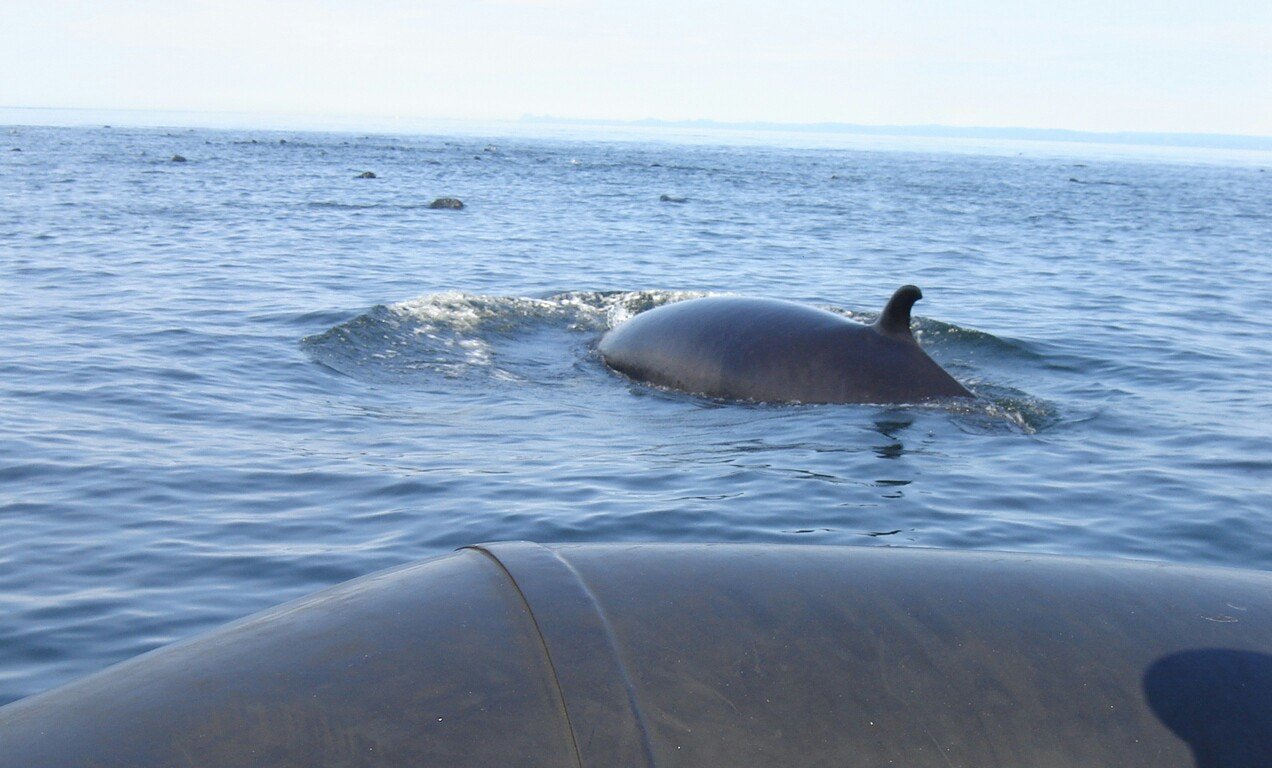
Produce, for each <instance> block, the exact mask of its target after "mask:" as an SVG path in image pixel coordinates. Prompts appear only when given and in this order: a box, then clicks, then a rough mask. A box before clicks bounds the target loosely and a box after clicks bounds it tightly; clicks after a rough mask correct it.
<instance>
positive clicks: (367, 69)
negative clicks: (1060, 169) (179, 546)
mask: <svg viewBox="0 0 1272 768" xmlns="http://www.w3.org/2000/svg"><path fill="white" fill-rule="evenodd" d="M0 73H3V77H0V105H3V106H34V107H85V108H127V109H177V110H199V111H235V112H242V111H246V112H264V113H299V114H308V115H340V116H343V115H366V116H374V117H394V116H399V117H422V118H439V117H440V118H477V119H486V118H496V119H500V118H514V119H515V118H517V117H520V116H521V115H523V114H526V113H535V114H551V115H554V116H559V117H578V118H610V119H637V118H643V117H656V118H662V119H668V120H680V119H696V118H707V119H713V120H720V121H774V122H792V123H809V122H848V123H862V124H944V125H958V126H993V127H1029V128H1071V129H1077V130H1097V131H1107V130H1136V131H1179V132H1212V133H1240V134H1254V135H1264V136H1272V0H1193V1H1192V2H1179V1H1175V0H1098V1H1093V0H1054V1H1053V2H1047V3H1041V2H1033V1H1032V0H1015V1H1014V2H1013V1H1008V0H961V1H960V0H932V1H927V0H870V2H864V1H863V0H776V1H774V2H742V1H739V0H735V1H734V2H724V1H723V0H720V1H715V2H709V1H707V0H642V1H641V2H618V1H616V0H607V1H605V2H599V1H592V0H445V2H435V1H434V0H356V1H355V0H99V1H97V2H89V1H88V0H4V4H3V8H2V9H0Z"/></svg>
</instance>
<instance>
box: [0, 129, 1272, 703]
mask: <svg viewBox="0 0 1272 768" xmlns="http://www.w3.org/2000/svg"><path fill="white" fill-rule="evenodd" d="M0 135H2V136H3V139H4V140H3V143H2V144H0V163H2V164H3V166H2V167H0V329H3V333H0V534H2V535H0V702H5V701H10V700H13V699H16V698H19V697H21V696H24V695H27V694H31V693H34V692H37V691H40V690H44V689H47V688H49V687H52V686H54V685H57V684H59V683H62V682H66V681H68V680H70V679H72V678H74V677H77V676H80V675H82V674H85V673H87V672H90V671H93V670H96V669H100V668H102V667H104V666H106V665H107V664H110V663H112V662H115V661H119V660H122V659H125V658H128V657H130V656H133V655H135V654H137V653H140V652H143V651H146V650H149V649H151V648H154V647H156V646H158V645H161V644H164V643H167V642H170V641H172V640H175V639H178V638H181V637H185V636H188V635H190V634H193V633H195V632H197V631H199V630H203V629H207V628H210V627H212V626H215V625H218V624H221V623H223V622H225V621H227V620H230V619H233V618H236V617H239V616H243V615H245V614H248V613H250V612H253V611H255V610H258V609H262V608H265V607H268V606H270V605H274V604H276V603H279V602H282V601H284V600H287V599H290V598H293V597H296V596H298V595H301V594H304V593H307V592H310V591H313V590H315V589H318V588H321V587H324V586H328V585H330V584H333V583H336V582H339V581H342V580H345V579H348V578H352V577H355V576H358V575H362V574H365V573H368V572H371V571H374V570H377V569H381V568H384V567H388V566H391V565H395V564H399V563H403V562H407V561H410V560H415V559H419V558H422V557H426V556H429V555H433V554H438V553H441V552H445V551H447V550H449V549H451V548H454V547H457V546H461V545H464V544H467V543H473V542H480V541H491V540H505V539H529V540H534V541H541V542H564V541H691V542H700V541H750V542H794V543H799V542H807V543H810V544H812V543H817V544H838V545H844V546H865V547H880V546H908V547H939V548H954V549H982V550H1011V551H1026V552H1040V553H1041V552H1045V553H1060V554H1072V555H1091V556H1101V557H1114V558H1141V559H1150V560H1158V561H1164V562H1176V563H1193V564H1212V565H1224V566H1234V567H1243V568H1254V569H1269V568H1272V347H1270V344H1269V341H1268V340H1269V338H1272V319H1270V315H1272V312H1270V310H1272V258H1270V257H1272V173H1268V172H1266V169H1267V168H1268V166H1269V165H1272V158H1269V157H1268V156H1267V155H1266V153H1265V154H1262V155H1260V154H1258V153H1247V154H1234V153H1227V154H1218V153H1207V152H1204V151H1201V150H1194V151H1189V152H1174V153H1168V152H1165V151H1162V152H1145V151H1138V152H1136V151H1130V150H1126V149H1117V148H1108V147H1092V146H1082V145H1070V146H1060V145H1042V144H1009V143H1002V144H981V145H973V144H966V143H962V144H959V143H952V142H951V143H948V144H946V145H940V144H939V143H935V142H929V144H928V145H924V146H918V145H915V144H913V143H909V144H907V143H904V142H892V143H888V142H886V141H879V140H867V139H856V140H854V141H855V143H853V142H845V143H841V144H838V145H830V144H829V140H826V139H821V140H820V141H823V142H826V145H818V144H817V141H809V142H803V143H801V142H785V143H783V142H782V141H780V140H777V139H767V140H766V139H764V138H763V137H761V138H758V139H757V138H755V137H748V138H747V139H746V140H734V139H729V140H725V139H723V138H718V137H713V136H705V137H704V136H697V137H692V138H691V139H688V140H669V139H667V138H665V137H662V138H660V137H658V136H644V137H642V136H630V135H625V136H622V137H621V138H604V137H600V138H598V137H596V136H561V135H556V136H551V137H547V136H545V137H535V136H531V135H525V134H524V133H523V134H522V135H502V136H501V135H497V134H495V133H491V134H488V135H452V136H443V135H388V134H377V135H363V134H356V133H334V132H328V133H304V132H296V131H292V132H287V131H267V130H246V129H235V130H209V129H186V128H182V129H167V130H165V129H152V128H122V127H115V128H111V127H91V128H85V127H78V128H77V127H56V128H55V127H8V128H3V129H0ZM766 141H767V142H768V143H765V142H766ZM176 155H180V156H182V157H184V158H185V161H184V162H178V161H174V160H173V157H174V156H176ZM363 171H372V172H374V173H375V175H376V178H373V179H371V178H366V179H364V178H358V176H359V175H360V174H361V173H362V172H363ZM663 195H667V196H669V197H672V198H675V199H680V200H682V202H671V201H664V200H662V199H660V198H661V197H662V196H663ZM441 196H453V197H458V198H460V199H462V200H463V201H464V202H465V203H466V207H465V208H464V209H463V210H459V211H451V210H433V209H431V208H429V203H430V202H431V201H432V200H433V199H434V198H437V197H441ZM904 283H914V284H917V285H919V286H921V287H922V289H923V290H924V293H925V299H924V300H923V301H922V302H921V303H919V304H918V305H917V306H916V308H915V312H916V315H917V319H916V330H917V332H918V335H919V337H920V339H921V342H922V343H923V345H924V346H925V348H926V349H927V350H928V351H929V353H930V354H931V355H932V356H933V357H934V358H935V359H936V360H937V361H938V362H940V363H941V364H942V365H944V366H945V367H946V368H947V370H949V371H950V372H951V373H952V374H953V375H954V376H955V377H956V378H958V379H959V380H961V381H962V382H964V383H965V384H966V385H967V386H969V387H970V388H971V389H972V390H974V391H975V393H976V394H977V395H978V399H977V400H976V401H975V402H973V403H962V404H949V403H945V404H928V405H922V406H870V405H837V406H806V405H769V404H739V403H724V402H717V401H712V400H708V399H703V398H699V397H694V396H690V395H684V394H677V393H671V392H665V391H660V390H657V389H652V388H649V387H645V386H642V385H639V384H635V383H633V382H631V381H628V380H626V379H624V378H622V377H621V376H618V375H616V374H614V373H612V372H610V371H609V370H607V369H606V368H605V367H604V365H603V364H602V363H601V362H600V360H599V359H598V357H597V355H596V353H595V345H596V343H597V340H598V339H599V338H600V336H601V335H602V334H603V333H604V331H605V330H606V329H607V328H609V327H611V326H612V325H613V324H614V323H616V322H620V321H621V320H622V319H623V318H625V317H628V316H630V315H631V314H633V313H635V312H638V311H640V310H642V309H647V308H650V307H653V306H656V305H659V304H661V303H665V302H668V301H674V300H678V299H682V298H687V297H690V296H697V295H706V294H714V293H739V294H749V295H760V296H772V297H779V298H785V299H792V300H798V301H803V302H807V303H811V304H814V305H818V306H822V307H826V308H829V309H832V310H833V311H837V312H841V313H843V314H845V315H846V316H848V317H851V318H854V319H859V320H863V321H869V320H870V319H871V318H872V317H873V316H874V313H876V312H877V311H878V310H879V309H880V308H881V307H882V306H883V304H884V302H885V301H886V300H887V298H888V297H889V296H890V295H891V293H892V291H893V290H894V289H895V288H896V287H898V286H899V285H901V284H904Z"/></svg>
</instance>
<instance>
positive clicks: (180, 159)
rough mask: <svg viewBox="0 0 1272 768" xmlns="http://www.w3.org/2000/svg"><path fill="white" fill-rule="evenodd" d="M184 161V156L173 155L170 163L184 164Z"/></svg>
mask: <svg viewBox="0 0 1272 768" xmlns="http://www.w3.org/2000/svg"><path fill="white" fill-rule="evenodd" d="M185 161H186V159H185V157H184V156H182V155H173V156H172V162H174V163H184V162H185Z"/></svg>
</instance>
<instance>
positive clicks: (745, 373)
mask: <svg viewBox="0 0 1272 768" xmlns="http://www.w3.org/2000/svg"><path fill="white" fill-rule="evenodd" d="M920 296H921V294H920V293H919V292H918V289H917V288H914V287H913V286H904V287H902V288H901V289H899V290H898V291H897V293H896V294H894V295H893V298H892V300H891V301H890V302H889V303H888V306H887V307H886V308H885V310H884V312H883V313H882V314H881V315H880V318H879V320H878V321H877V322H876V323H875V324H874V325H869V326H868V325H863V324H861V323H856V322H853V321H851V320H848V319H847V318H844V317H841V316H839V315H836V314H834V313H832V312H827V311H825V310H821V309H817V308H814V307H809V306H806V305H802V304H796V303H793V302H788V301H780V300H776V299H757V298H746V297H709V298H704V299H693V300H689V301H684V302H678V303H674V304H667V305H664V306H661V307H658V308H656V309H652V310H649V311H648V312H644V313H641V314H639V315H636V316H635V317H633V318H632V319H631V320H628V321H627V322H626V323H624V324H623V325H620V326H618V327H617V328H615V329H613V330H612V331H610V332H609V333H608V334H606V335H605V337H604V338H603V339H602V340H601V343H600V346H599V351H600V353H601V357H602V358H603V359H604V360H605V362H606V364H608V365H609V366H610V367H611V368H614V369H615V370H617V371H619V372H621V373H623V374H625V375H627V376H629V377H631V378H633V379H636V380H637V381H641V382H645V383H649V384H653V385H656V386H661V387H667V388H670V389H675V390H679V391H683V392H689V393H693V394H700V395H706V396H709V397H719V398H724V399H730V400H751V401H758V402H801V403H901V402H920V401H924V400H931V399H936V398H943V397H969V396H971V393H970V392H968V391H967V390H966V389H965V388H964V387H963V386H962V385H961V384H959V383H958V382H957V381H955V380H954V379H953V378H952V377H951V376H950V375H949V374H948V373H946V372H945V371H944V370H942V369H941V367H940V366H939V365H937V364H936V363H935V362H934V361H933V360H932V359H931V358H929V357H928V356H927V354H926V353H924V352H923V350H922V348H921V347H919V345H918V343H917V342H916V341H915V340H914V337H913V335H912V334H911V333H910V308H911V307H912V306H913V304H914V302H915V301H917V300H918V298H919V297H920Z"/></svg>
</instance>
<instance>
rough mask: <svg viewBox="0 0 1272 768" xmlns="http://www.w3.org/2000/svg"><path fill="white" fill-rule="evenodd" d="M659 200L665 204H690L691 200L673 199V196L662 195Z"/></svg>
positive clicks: (683, 198) (684, 198)
mask: <svg viewBox="0 0 1272 768" xmlns="http://www.w3.org/2000/svg"><path fill="white" fill-rule="evenodd" d="M658 199H659V200H660V201H662V202H664V203H687V202H689V198H687V197H673V196H671V195H660V196H659V197H658Z"/></svg>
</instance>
